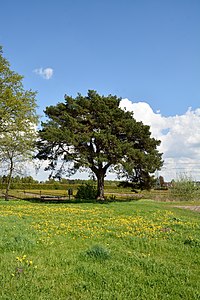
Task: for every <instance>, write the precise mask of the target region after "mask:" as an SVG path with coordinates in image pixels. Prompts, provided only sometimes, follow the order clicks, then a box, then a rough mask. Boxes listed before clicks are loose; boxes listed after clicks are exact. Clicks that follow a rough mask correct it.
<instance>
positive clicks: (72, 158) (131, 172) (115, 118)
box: [37, 90, 162, 198]
mask: <svg viewBox="0 0 200 300" xmlns="http://www.w3.org/2000/svg"><path fill="white" fill-rule="evenodd" d="M120 101H121V98H118V97H117V96H112V95H108V96H101V95H99V94H98V93H97V92H96V91H93V90H89V91H88V94H87V96H82V95H81V94H78V95H77V97H76V98H73V97H70V96H67V95H66V96H65V101H64V102H63V103H58V104H57V105H55V106H49V107H47V108H46V110H45V114H46V116H47V121H46V122H43V123H42V129H41V130H40V131H39V136H40V141H39V143H38V149H39V152H38V154H37V158H39V159H44V160H48V161H49V167H48V168H47V169H48V170H52V171H54V172H55V171H56V172H55V173H54V174H55V176H61V173H62V172H63V171H65V169H64V166H65V163H66V162H67V163H70V164H71V166H72V167H71V168H70V172H71V173H72V174H73V173H74V172H76V171H77V170H78V169H80V168H82V167H85V168H89V169H90V170H91V171H92V173H93V174H95V175H96V178H97V187H98V195H97V196H98V197H100V198H103V197H104V178H105V176H106V174H107V172H108V171H109V170H112V171H113V170H115V171H116V172H118V173H120V174H121V175H122V176H126V177H127V178H131V176H132V179H134V180H135V182H136V183H138V182H141V186H142V178H146V181H147V179H148V180H149V179H150V175H149V174H150V173H153V172H154V171H155V170H156V169H159V168H160V167H161V165H162V159H161V154H160V153H159V152H158V150H157V146H158V145H159V144H160V141H158V140H156V139H154V138H152V137H151V132H150V128H149V126H147V125H144V124H143V123H142V122H137V121H136V120H135V119H134V117H133V113H132V112H128V111H125V110H122V109H121V108H120V107H119V104H120ZM58 166H59V168H58ZM68 171H69V170H68ZM143 185H144V183H143Z"/></svg>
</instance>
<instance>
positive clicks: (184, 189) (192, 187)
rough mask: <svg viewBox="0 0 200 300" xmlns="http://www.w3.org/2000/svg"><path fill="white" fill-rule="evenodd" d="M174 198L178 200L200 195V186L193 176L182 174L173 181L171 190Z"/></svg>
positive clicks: (191, 198) (190, 198)
mask: <svg viewBox="0 0 200 300" xmlns="http://www.w3.org/2000/svg"><path fill="white" fill-rule="evenodd" d="M170 194H171V196H172V198H175V199H178V200H184V201H187V200H193V199H194V198H197V197H198V196H199V194H200V193H199V188H198V186H197V185H196V183H195V182H194V181H193V180H192V178H191V177H188V176H187V175H182V176H180V178H179V179H178V180H177V181H174V182H173V186H172V188H171V190H170Z"/></svg>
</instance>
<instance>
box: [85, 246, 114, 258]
mask: <svg viewBox="0 0 200 300" xmlns="http://www.w3.org/2000/svg"><path fill="white" fill-rule="evenodd" d="M86 255H87V256H88V257H90V258H93V259H99V260H105V259H108V258H110V251H109V250H108V249H107V248H105V247H103V246H100V245H94V246H92V247H91V248H90V249H88V250H87V251H86Z"/></svg>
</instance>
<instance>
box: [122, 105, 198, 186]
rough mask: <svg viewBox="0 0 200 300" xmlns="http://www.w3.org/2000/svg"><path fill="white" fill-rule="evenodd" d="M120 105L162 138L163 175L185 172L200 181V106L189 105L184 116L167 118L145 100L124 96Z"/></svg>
mask: <svg viewBox="0 0 200 300" xmlns="http://www.w3.org/2000/svg"><path fill="white" fill-rule="evenodd" d="M120 106H121V108H126V110H128V111H133V112H134V118H135V119H136V120H138V121H142V122H143V123H144V124H146V125H149V126H150V127H151V128H150V131H151V132H152V136H154V137H155V138H156V139H159V140H161V145H160V147H159V150H160V152H162V153H163V159H164V162H165V163H164V166H163V168H162V170H161V172H160V173H161V174H162V175H164V177H165V176H166V178H167V180H170V179H172V178H175V177H177V176H178V175H180V173H186V174H188V175H189V176H192V177H193V178H194V179H196V180H200V109H199V108H198V109H196V110H192V109H191V108H189V109H188V110H187V112H186V113H185V114H184V115H176V116H170V117H164V116H162V115H161V114H160V112H159V111H158V112H154V111H153V110H152V108H151V107H150V105H149V104H148V103H146V102H138V103H133V102H131V101H130V100H128V99H122V100H121V103H120Z"/></svg>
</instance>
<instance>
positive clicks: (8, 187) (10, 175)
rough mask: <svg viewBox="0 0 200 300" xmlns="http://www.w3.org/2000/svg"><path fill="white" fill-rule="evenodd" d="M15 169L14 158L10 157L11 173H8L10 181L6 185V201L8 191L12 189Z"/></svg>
mask: <svg viewBox="0 0 200 300" xmlns="http://www.w3.org/2000/svg"><path fill="white" fill-rule="evenodd" d="M13 169H14V164H13V160H12V158H10V169H9V174H8V182H7V185H6V192H5V200H6V201H8V192H9V190H10V185H11V180H12V173H13Z"/></svg>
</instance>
